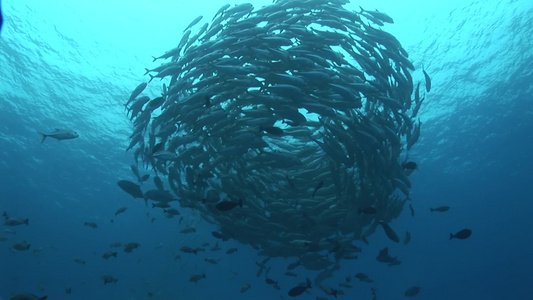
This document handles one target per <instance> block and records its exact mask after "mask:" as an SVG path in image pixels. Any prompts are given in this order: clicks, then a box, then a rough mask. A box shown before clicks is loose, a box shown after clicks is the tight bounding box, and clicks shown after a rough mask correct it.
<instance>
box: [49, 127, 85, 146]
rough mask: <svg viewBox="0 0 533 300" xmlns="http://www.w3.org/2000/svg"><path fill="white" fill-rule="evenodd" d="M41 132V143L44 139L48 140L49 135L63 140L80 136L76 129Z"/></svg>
mask: <svg viewBox="0 0 533 300" xmlns="http://www.w3.org/2000/svg"><path fill="white" fill-rule="evenodd" d="M39 133H40V134H41V136H42V139H41V144H42V143H44V140H46V138H47V137H51V138H54V139H56V140H58V141H61V140H71V139H75V138H77V137H79V135H78V133H77V132H76V131H72V130H69V129H57V128H56V130H55V131H53V132H51V133H42V132H40V131H39Z"/></svg>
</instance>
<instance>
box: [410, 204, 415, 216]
mask: <svg viewBox="0 0 533 300" xmlns="http://www.w3.org/2000/svg"><path fill="white" fill-rule="evenodd" d="M409 209H410V210H411V217H414V216H415V209H414V208H413V205H412V204H409Z"/></svg>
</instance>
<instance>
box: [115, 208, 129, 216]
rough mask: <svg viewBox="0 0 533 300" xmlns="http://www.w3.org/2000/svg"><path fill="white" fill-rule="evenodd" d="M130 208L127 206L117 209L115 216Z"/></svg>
mask: <svg viewBox="0 0 533 300" xmlns="http://www.w3.org/2000/svg"><path fill="white" fill-rule="evenodd" d="M127 209H128V208H127V207H125V206H124V207H121V208H119V209H117V211H116V212H115V217H116V216H118V215H120V214H121V213H124V212H125V211H126V210H127Z"/></svg>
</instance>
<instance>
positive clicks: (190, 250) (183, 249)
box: [180, 246, 203, 255]
mask: <svg viewBox="0 0 533 300" xmlns="http://www.w3.org/2000/svg"><path fill="white" fill-rule="evenodd" d="M200 250H203V249H201V248H195V249H193V248H191V247H189V246H182V247H181V248H180V251H181V252H184V253H194V254H195V255H196V254H198V251H200Z"/></svg>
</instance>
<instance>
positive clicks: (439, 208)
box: [429, 206, 450, 212]
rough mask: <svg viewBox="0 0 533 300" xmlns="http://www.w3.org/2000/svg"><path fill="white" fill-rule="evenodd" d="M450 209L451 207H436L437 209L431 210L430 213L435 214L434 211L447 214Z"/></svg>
mask: <svg viewBox="0 0 533 300" xmlns="http://www.w3.org/2000/svg"><path fill="white" fill-rule="evenodd" d="M449 209H450V207H449V206H439V207H436V208H429V211H431V212H434V211H438V212H446V211H448V210H449Z"/></svg>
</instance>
